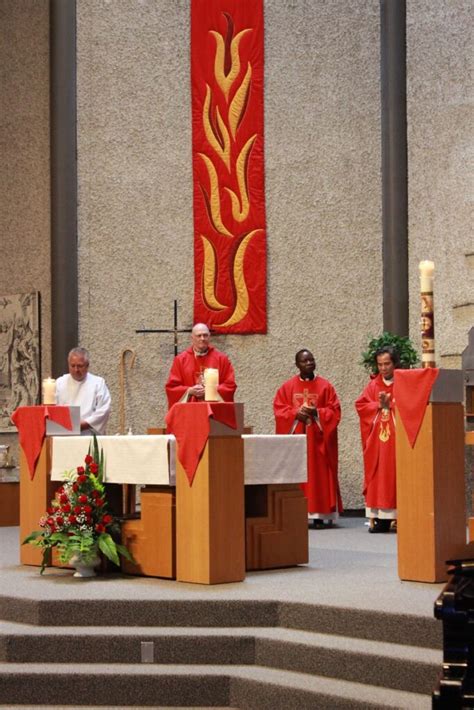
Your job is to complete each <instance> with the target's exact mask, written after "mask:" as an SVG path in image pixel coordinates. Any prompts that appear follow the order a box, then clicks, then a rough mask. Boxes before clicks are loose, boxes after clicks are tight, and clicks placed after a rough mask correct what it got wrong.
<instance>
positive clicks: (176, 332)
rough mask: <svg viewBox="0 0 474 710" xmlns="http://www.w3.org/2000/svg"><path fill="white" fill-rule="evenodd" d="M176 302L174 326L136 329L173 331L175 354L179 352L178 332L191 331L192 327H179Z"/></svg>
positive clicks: (145, 331) (175, 302)
mask: <svg viewBox="0 0 474 710" xmlns="http://www.w3.org/2000/svg"><path fill="white" fill-rule="evenodd" d="M173 303H174V318H173V323H174V325H173V328H144V329H141V330H136V331H135V333H173V334H174V354H175V355H177V354H178V333H191V332H192V328H178V301H176V300H175V301H173Z"/></svg>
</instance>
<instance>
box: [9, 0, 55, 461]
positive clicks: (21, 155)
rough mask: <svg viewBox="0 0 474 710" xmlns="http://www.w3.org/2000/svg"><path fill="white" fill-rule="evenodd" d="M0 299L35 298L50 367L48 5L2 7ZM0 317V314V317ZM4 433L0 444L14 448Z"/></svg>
mask: <svg viewBox="0 0 474 710" xmlns="http://www.w3.org/2000/svg"><path fill="white" fill-rule="evenodd" d="M0 95H1V105H0V155H1V156H2V159H1V161H0V205H1V208H0V240H1V258H0V300H1V296H2V295H8V294H13V293H28V292H31V291H39V292H40V296H41V331H42V338H41V367H42V371H43V372H44V373H48V372H49V371H50V368H51V348H50V342H51V290H50V281H51V277H50V246H49V245H50V231H51V230H50V188H49V186H50V172H49V163H50V159H49V147H50V141H49V132H50V124H49V2H48V0H2V1H1V3H0ZM0 317H1V315H0ZM16 438H17V437H16V435H13V434H11V435H10V434H2V436H1V439H0V443H2V444H16ZM17 456H18V454H17V450H16V448H15V451H14V457H15V460H18V459H17Z"/></svg>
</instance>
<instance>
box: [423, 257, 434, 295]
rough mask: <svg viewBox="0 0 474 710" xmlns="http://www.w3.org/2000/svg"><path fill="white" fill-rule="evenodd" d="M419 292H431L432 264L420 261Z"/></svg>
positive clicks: (431, 262)
mask: <svg viewBox="0 0 474 710" xmlns="http://www.w3.org/2000/svg"><path fill="white" fill-rule="evenodd" d="M419 269H420V290H421V292H422V293H424V292H426V291H427V292H429V293H430V292H431V291H433V276H434V262H433V261H420V265H419Z"/></svg>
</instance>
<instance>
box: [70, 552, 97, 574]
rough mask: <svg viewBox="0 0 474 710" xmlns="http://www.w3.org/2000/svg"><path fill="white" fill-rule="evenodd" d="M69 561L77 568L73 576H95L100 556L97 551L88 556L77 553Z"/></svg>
mask: <svg viewBox="0 0 474 710" xmlns="http://www.w3.org/2000/svg"><path fill="white" fill-rule="evenodd" d="M69 562H70V564H71V565H72V566H73V567H75V568H76V571H75V572H74V574H73V577H81V578H85V577H95V576H96V575H97V572H96V571H95V568H96V567H98V565H99V564H100V557H99V555H98V554H97V552H94V553H92V554H91V555H88V556H87V557H83V556H82V555H80V554H76V555H73V556H72V557H71V559H70V560H69Z"/></svg>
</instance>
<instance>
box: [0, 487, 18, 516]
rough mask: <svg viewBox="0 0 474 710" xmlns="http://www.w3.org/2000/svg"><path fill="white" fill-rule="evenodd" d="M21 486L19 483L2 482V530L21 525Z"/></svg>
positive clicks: (0, 503)
mask: <svg viewBox="0 0 474 710" xmlns="http://www.w3.org/2000/svg"><path fill="white" fill-rule="evenodd" d="M19 520H20V486H19V483H18V481H1V480H0V528H2V527H10V526H15V525H18V524H19Z"/></svg>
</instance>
